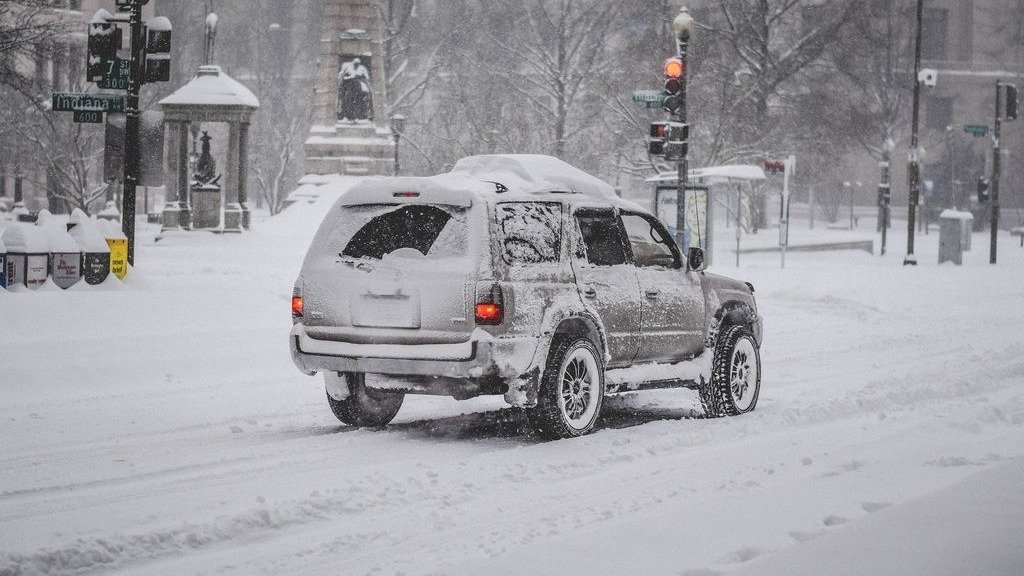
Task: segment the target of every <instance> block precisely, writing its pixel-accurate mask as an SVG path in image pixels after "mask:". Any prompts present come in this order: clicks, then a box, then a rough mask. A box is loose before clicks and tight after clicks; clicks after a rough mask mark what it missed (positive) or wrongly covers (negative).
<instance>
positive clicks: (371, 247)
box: [328, 205, 466, 260]
mask: <svg viewBox="0 0 1024 576" xmlns="http://www.w3.org/2000/svg"><path fill="white" fill-rule="evenodd" d="M328 243H329V244H330V245H331V247H332V249H333V250H337V251H338V252H337V253H338V254H339V255H341V256H348V257H350V258H372V259H378V260H379V259H381V258H384V257H385V256H387V255H389V254H392V253H396V252H397V254H401V255H404V256H407V257H408V256H414V257H415V256H421V255H422V256H426V257H431V258H446V257H458V256H462V255H464V254H465V250H466V217H465V210H462V209H458V208H454V207H447V206H443V207H442V206H432V205H410V206H383V205H372V206H347V207H345V208H344V209H343V210H342V214H340V215H339V218H338V226H337V227H336V228H335V230H334V231H333V232H332V234H331V236H330V238H329V239H328ZM403 249H404V250H403ZM399 250H402V252H398V251H399Z"/></svg>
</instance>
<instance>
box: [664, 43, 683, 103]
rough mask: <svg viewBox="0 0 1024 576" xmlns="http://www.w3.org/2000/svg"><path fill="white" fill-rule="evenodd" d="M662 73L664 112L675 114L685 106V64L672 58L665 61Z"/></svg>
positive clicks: (676, 58)
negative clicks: (663, 77)
mask: <svg viewBox="0 0 1024 576" xmlns="http://www.w3.org/2000/svg"><path fill="white" fill-rule="evenodd" d="M662 72H663V73H664V74H665V105H664V106H665V110H666V111H668V112H669V113H671V114H675V113H677V112H679V110H680V109H681V108H682V107H683V105H684V104H685V101H684V100H685V96H684V91H685V89H686V64H685V63H684V62H683V60H682V59H681V58H678V57H672V58H669V59H668V60H665V63H664V64H663V65H662Z"/></svg>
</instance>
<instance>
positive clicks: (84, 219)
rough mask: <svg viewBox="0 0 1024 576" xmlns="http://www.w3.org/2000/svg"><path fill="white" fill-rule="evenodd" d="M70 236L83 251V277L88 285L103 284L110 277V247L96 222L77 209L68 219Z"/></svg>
mask: <svg viewBox="0 0 1024 576" xmlns="http://www.w3.org/2000/svg"><path fill="white" fill-rule="evenodd" d="M68 234H70V235H71V237H72V238H74V239H75V242H77V243H78V248H79V249H81V251H82V276H83V277H84V278H85V283H86V284H92V285H95V284H101V283H102V282H103V281H104V280H106V279H107V276H109V275H110V246H107V241H106V240H104V239H103V234H102V233H101V232H100V229H99V225H98V224H97V222H96V221H95V220H91V219H89V217H88V216H87V215H86V214H85V212H82V210H81V209H80V208H75V211H74V212H72V213H71V218H70V219H68Z"/></svg>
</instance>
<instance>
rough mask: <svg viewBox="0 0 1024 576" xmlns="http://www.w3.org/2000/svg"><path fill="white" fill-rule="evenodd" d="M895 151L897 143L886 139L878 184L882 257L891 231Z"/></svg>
mask: <svg viewBox="0 0 1024 576" xmlns="http://www.w3.org/2000/svg"><path fill="white" fill-rule="evenodd" d="M894 150H896V143H895V142H893V140H892V138H891V137H889V138H886V139H885V142H884V143H882V161H881V162H879V166H881V168H882V180H881V181H880V182H879V183H878V229H879V230H881V232H882V251H881V255H882V256H885V239H886V238H885V237H886V232H887V231H888V229H889V202H890V201H891V200H892V184H891V183H890V181H889V174H890V167H891V166H892V153H893V151H894Z"/></svg>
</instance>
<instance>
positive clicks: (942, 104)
mask: <svg viewBox="0 0 1024 576" xmlns="http://www.w3.org/2000/svg"><path fill="white" fill-rule="evenodd" d="M925 105H926V108H925V117H924V125H925V128H930V129H933V130H945V129H946V127H947V126H952V125H953V99H952V98H950V97H948V96H929V97H928V98H927V100H925Z"/></svg>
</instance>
